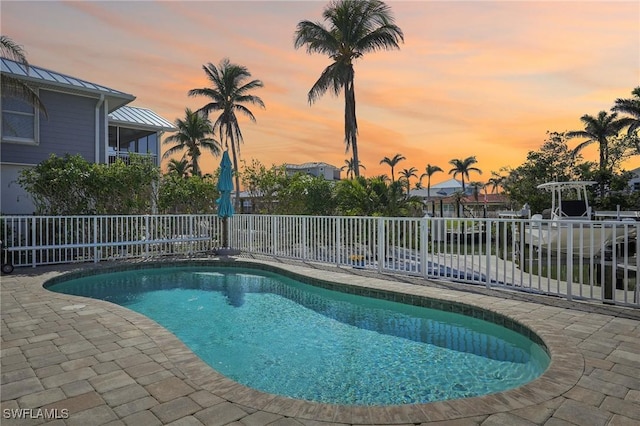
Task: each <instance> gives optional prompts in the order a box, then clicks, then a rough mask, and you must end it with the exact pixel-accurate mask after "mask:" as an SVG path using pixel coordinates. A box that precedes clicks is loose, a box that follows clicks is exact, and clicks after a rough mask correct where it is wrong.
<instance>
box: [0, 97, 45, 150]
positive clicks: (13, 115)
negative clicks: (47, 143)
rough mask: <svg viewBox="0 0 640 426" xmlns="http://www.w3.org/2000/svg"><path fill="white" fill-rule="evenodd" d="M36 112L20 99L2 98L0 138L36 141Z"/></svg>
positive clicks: (16, 140) (13, 140)
mask: <svg viewBox="0 0 640 426" xmlns="http://www.w3.org/2000/svg"><path fill="white" fill-rule="evenodd" d="M37 118H38V116H37V114H36V113H35V109H34V107H33V106H32V105H31V104H29V103H28V102H25V101H23V100H21V99H15V98H9V97H3V98H2V140H3V141H7V142H25V143H36V142H37V141H38V140H37V139H38V138H37V136H38V132H37V128H38V127H37Z"/></svg>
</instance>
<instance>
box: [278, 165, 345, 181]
mask: <svg viewBox="0 0 640 426" xmlns="http://www.w3.org/2000/svg"><path fill="white" fill-rule="evenodd" d="M285 169H286V171H287V175H289V176H291V175H294V174H296V173H304V174H308V175H311V176H316V177H323V178H325V179H326V180H340V169H339V168H337V167H335V166H332V165H331V164H327V163H304V164H285Z"/></svg>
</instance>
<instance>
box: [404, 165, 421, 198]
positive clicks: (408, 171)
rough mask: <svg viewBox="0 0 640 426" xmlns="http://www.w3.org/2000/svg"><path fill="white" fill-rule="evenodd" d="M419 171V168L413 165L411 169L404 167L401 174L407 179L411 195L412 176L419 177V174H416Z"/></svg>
mask: <svg viewBox="0 0 640 426" xmlns="http://www.w3.org/2000/svg"><path fill="white" fill-rule="evenodd" d="M417 171H418V169H416V168H415V167H411V168H410V169H402V171H401V172H400V176H401V177H402V178H404V179H405V180H406V181H407V195H409V190H410V189H411V182H410V180H411V178H412V177H415V178H417V177H418V175H417V174H416V172H417Z"/></svg>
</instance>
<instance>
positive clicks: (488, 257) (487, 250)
mask: <svg viewBox="0 0 640 426" xmlns="http://www.w3.org/2000/svg"><path fill="white" fill-rule="evenodd" d="M498 223H499V222H498ZM486 227H487V230H486V236H487V237H486V239H485V249H484V252H485V253H484V257H485V268H486V269H487V272H486V274H485V277H486V279H485V282H486V286H487V288H491V250H492V249H493V247H492V244H491V230H492V229H493V224H492V223H491V219H488V220H487V223H486ZM498 242H499V241H498V238H496V244H497V243H498ZM499 250H500V248H499V245H498V246H497V247H496V254H498V252H499Z"/></svg>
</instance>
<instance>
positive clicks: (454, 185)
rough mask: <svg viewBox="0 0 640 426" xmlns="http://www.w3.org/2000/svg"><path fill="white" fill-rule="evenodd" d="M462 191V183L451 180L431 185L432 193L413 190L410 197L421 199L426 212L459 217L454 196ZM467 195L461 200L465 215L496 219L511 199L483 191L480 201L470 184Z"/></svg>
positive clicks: (467, 187) (466, 187)
mask: <svg viewBox="0 0 640 426" xmlns="http://www.w3.org/2000/svg"><path fill="white" fill-rule="evenodd" d="M461 191H462V182H461V181H459V180H456V179H449V180H447V181H444V182H440V183H438V184H435V185H431V193H430V194H429V192H428V191H427V188H421V189H413V190H411V191H410V195H412V196H415V197H419V198H421V199H422V201H423V203H424V204H425V209H426V211H427V212H428V213H429V214H431V215H434V216H444V217H457V216H459V215H460V213H456V207H457V197H455V196H453V194H455V193H456V192H461ZM464 192H465V195H464V197H462V198H461V199H460V202H461V204H462V205H463V206H464V215H467V216H474V217H482V216H484V215H485V214H486V215H487V216H490V217H491V216H493V217H495V216H496V215H497V213H496V212H497V211H499V210H504V209H505V208H506V207H507V206H508V204H509V199H508V198H507V196H506V195H504V194H485V192H484V190H481V191H480V193H479V194H478V199H477V200H476V197H475V196H474V194H473V187H472V186H470V185H469V184H466V185H465V191H464Z"/></svg>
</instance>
